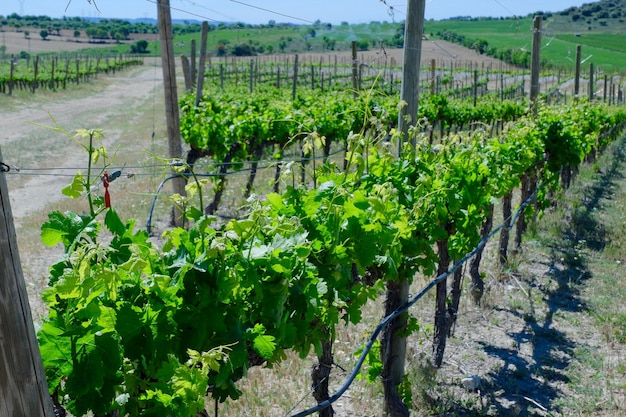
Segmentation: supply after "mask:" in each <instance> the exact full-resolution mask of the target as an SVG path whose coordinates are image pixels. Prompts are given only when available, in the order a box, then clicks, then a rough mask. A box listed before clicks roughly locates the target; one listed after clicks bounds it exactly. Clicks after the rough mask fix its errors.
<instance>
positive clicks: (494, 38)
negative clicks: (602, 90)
mask: <svg viewBox="0 0 626 417" xmlns="http://www.w3.org/2000/svg"><path fill="white" fill-rule="evenodd" d="M534 15H541V16H543V21H542V35H543V39H544V41H543V42H542V43H543V45H542V49H541V58H542V64H543V65H544V66H546V67H571V66H572V65H573V64H574V57H575V53H576V48H577V46H578V45H581V46H582V53H583V59H584V60H585V61H589V63H591V62H593V63H594V64H595V65H596V66H602V67H603V68H604V69H605V70H606V71H608V72H613V71H620V70H622V71H623V70H624V69H626V23H625V22H626V0H601V1H597V2H593V3H586V4H583V5H582V6H580V7H570V8H567V9H565V10H562V11H560V12H554V13H551V12H542V11H537V12H535V13H531V14H529V15H528V16H524V17H517V16H515V17H507V18H490V17H487V18H472V19H469V20H467V19H453V20H442V21H428V22H426V24H425V31H426V34H427V35H428V36H429V38H439V39H444V40H447V41H451V42H455V43H458V44H461V45H463V46H466V47H468V48H471V49H474V50H475V51H476V52H477V54H485V55H489V56H492V57H495V58H498V59H501V60H503V61H505V62H508V63H510V64H513V65H517V66H521V67H528V66H529V64H530V50H531V46H532V33H531V29H530V28H531V27H532V19H533V17H534Z"/></svg>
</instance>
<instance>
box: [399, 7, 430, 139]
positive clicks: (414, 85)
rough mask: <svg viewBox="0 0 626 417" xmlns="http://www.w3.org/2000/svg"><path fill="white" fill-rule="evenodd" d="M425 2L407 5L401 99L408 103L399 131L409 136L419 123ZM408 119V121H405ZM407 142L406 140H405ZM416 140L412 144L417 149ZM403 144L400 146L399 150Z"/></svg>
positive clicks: (401, 113)
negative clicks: (414, 126) (410, 129)
mask: <svg viewBox="0 0 626 417" xmlns="http://www.w3.org/2000/svg"><path fill="white" fill-rule="evenodd" d="M425 7H426V2H425V1H424V0H409V2H408V4H407V17H408V18H407V21H406V24H405V34H404V62H403V76H402V91H401V99H402V100H404V101H406V102H407V105H406V106H404V107H403V108H402V110H401V111H400V115H399V117H398V130H399V131H400V132H402V133H404V135H406V134H407V132H408V130H409V126H411V125H415V123H416V121H417V106H418V100H419V73H420V68H419V67H420V60H421V57H422V34H423V33H424V10H425ZM405 118H407V119H408V120H405ZM404 140H406V138H404ZM415 140H416V139H415V138H411V143H412V145H413V147H414V148H415V145H416V143H415ZM401 150H402V144H399V150H398V151H401Z"/></svg>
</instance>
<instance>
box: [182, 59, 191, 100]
mask: <svg viewBox="0 0 626 417" xmlns="http://www.w3.org/2000/svg"><path fill="white" fill-rule="evenodd" d="M180 60H181V64H182V66H183V77H184V78H185V91H186V92H188V93H191V92H192V91H193V87H192V84H193V81H191V74H190V71H191V69H190V68H191V67H190V64H189V58H187V57H186V56H185V55H181V57H180Z"/></svg>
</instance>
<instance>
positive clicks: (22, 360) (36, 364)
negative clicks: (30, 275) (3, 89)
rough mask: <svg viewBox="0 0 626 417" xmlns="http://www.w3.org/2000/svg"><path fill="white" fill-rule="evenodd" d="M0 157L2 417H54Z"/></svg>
mask: <svg viewBox="0 0 626 417" xmlns="http://www.w3.org/2000/svg"><path fill="white" fill-rule="evenodd" d="M8 170H9V168H8V166H6V165H4V164H3V163H2V154H1V153H0V417H54V412H53V409H52V399H51V397H50V394H49V393H48V384H47V383H46V378H45V375H44V371H43V364H42V362H41V355H40V353H39V346H38V344H37V337H36V336H35V328H34V326H33V319H32V316H31V313H30V306H29V303H28V294H27V293H26V285H25V283H24V276H23V274H22V267H21V264H20V257H19V254H18V250H17V238H16V234H15V227H14V226H13V215H12V214H11V206H10V202H9V192H8V187H7V183H6V178H5V173H6V172H8Z"/></svg>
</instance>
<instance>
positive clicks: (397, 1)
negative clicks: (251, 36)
mask: <svg viewBox="0 0 626 417" xmlns="http://www.w3.org/2000/svg"><path fill="white" fill-rule="evenodd" d="M93 2H94V0H92V3H93ZM155 2H156V0H95V3H96V4H97V6H98V9H99V11H98V10H97V9H96V8H95V6H94V5H93V4H90V3H89V1H88V0H0V15H4V16H6V15H8V14H11V13H14V12H15V13H20V14H22V12H23V14H27V15H48V16H53V17H61V16H64V15H65V16H81V17H96V16H98V17H115V18H124V17H127V18H140V17H156V8H157V6H156V3H155ZM589 2H591V0H583V1H579V0H549V1H547V0H427V2H426V18H427V19H445V18H448V17H453V16H495V17H499V16H513V15H527V14H528V13H532V12H535V11H537V10H543V11H559V10H563V9H566V8H568V7H570V6H580V5H582V4H583V3H589ZM68 3H69V6H68ZM170 4H171V6H172V8H173V11H172V15H173V17H174V18H178V19H196V20H209V21H212V20H215V21H225V22H237V21H242V22H245V23H254V24H258V23H267V22H268V21H270V20H275V21H276V22H293V23H306V22H311V21H315V20H317V19H319V20H321V21H322V22H330V23H333V24H339V23H341V22H342V21H347V22H350V23H362V22H370V21H373V20H376V21H385V20H386V21H402V20H404V19H405V17H406V0H384V1H382V0H240V1H239V0H237V1H234V0H170ZM387 5H391V6H392V7H393V12H392V13H391V14H390V8H389V7H388V6H387ZM66 6H67V10H66Z"/></svg>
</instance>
